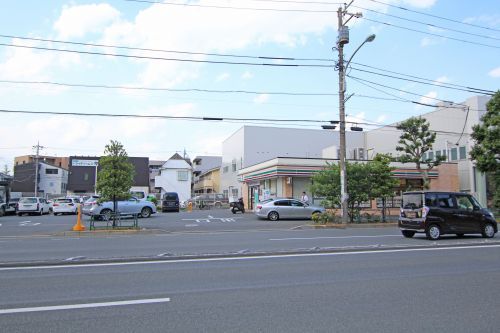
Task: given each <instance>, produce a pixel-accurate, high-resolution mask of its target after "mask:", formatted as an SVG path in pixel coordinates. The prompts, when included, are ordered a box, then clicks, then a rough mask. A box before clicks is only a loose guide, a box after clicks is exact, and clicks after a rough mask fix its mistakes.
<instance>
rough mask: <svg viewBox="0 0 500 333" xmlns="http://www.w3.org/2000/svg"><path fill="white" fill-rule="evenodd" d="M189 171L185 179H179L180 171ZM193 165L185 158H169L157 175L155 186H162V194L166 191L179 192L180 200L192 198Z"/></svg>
mask: <svg viewBox="0 0 500 333" xmlns="http://www.w3.org/2000/svg"><path fill="white" fill-rule="evenodd" d="M179 171H180V172H187V178H186V179H185V180H179V178H178V172H179ZM191 179H192V169H191V166H190V165H189V164H188V163H187V162H186V161H184V160H168V161H167V162H165V164H164V165H163V167H162V169H161V172H160V175H158V176H156V177H155V187H161V195H162V196H163V194H164V193H165V192H177V194H178V195H179V200H180V201H185V200H188V199H190V198H191Z"/></svg>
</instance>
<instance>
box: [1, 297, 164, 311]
mask: <svg viewBox="0 0 500 333" xmlns="http://www.w3.org/2000/svg"><path fill="white" fill-rule="evenodd" d="M166 302H170V298H150V299H136V300H130V301H118V302H103V303H83V304H68V305H54V306H38V307H32V308H14V309H0V315H3V314H11V313H26V312H42V311H58V310H71V309H88V308H102V307H110V306H124V305H137V304H153V303H166Z"/></svg>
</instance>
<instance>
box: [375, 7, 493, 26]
mask: <svg viewBox="0 0 500 333" xmlns="http://www.w3.org/2000/svg"><path fill="white" fill-rule="evenodd" d="M369 1H371V2H375V3H378V4H381V5H386V6H389V7H393V8H398V9H401V10H404V11H407V12H411V13H416V14H419V15H425V16H429V17H433V18H437V19H440V20H445V21H449V22H453V23H458V24H463V25H467V26H470V27H475V28H479V29H486V30H491V31H497V32H500V29H495V28H490V27H485V26H482V25H477V24H473V23H468V22H463V21H458V20H455V19H450V18H447V17H444V16H439V15H434V14H429V13H424V12H421V11H418V10H414V9H409V8H405V7H401V6H397V5H393V4H390V3H387V2H383V1H378V0H369Z"/></svg>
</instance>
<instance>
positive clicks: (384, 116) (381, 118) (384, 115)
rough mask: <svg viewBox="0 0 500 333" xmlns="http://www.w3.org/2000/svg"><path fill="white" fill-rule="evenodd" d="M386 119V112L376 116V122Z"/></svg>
mask: <svg viewBox="0 0 500 333" xmlns="http://www.w3.org/2000/svg"><path fill="white" fill-rule="evenodd" d="M386 119H387V115H386V114H381V115H380V116H378V117H377V120H376V122H377V123H381V124H382V123H383V122H384V121H385V120H386Z"/></svg>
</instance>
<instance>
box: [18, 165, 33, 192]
mask: <svg viewBox="0 0 500 333" xmlns="http://www.w3.org/2000/svg"><path fill="white" fill-rule="evenodd" d="M35 175H36V163H25V164H19V165H15V166H14V179H13V181H12V192H23V193H35Z"/></svg>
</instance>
